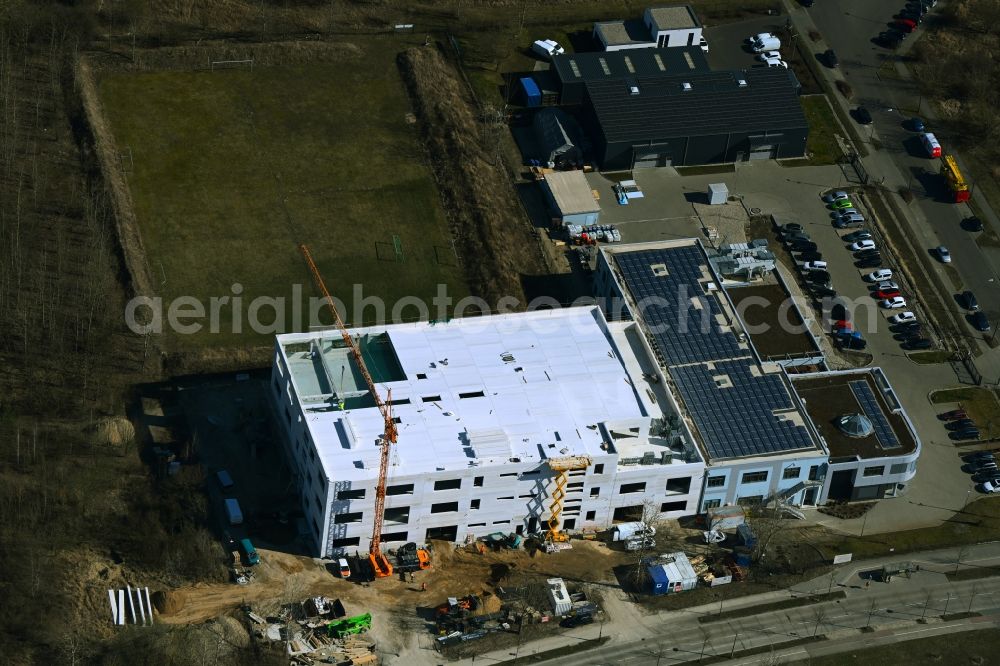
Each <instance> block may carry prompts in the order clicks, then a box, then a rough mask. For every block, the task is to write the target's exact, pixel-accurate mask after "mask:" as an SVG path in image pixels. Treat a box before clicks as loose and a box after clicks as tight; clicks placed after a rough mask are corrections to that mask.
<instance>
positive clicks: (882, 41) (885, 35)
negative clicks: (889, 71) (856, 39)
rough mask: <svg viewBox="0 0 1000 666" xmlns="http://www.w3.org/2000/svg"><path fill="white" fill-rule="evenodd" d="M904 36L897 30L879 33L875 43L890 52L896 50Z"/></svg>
mask: <svg viewBox="0 0 1000 666" xmlns="http://www.w3.org/2000/svg"><path fill="white" fill-rule="evenodd" d="M904 37H905V35H903V33H902V32H901V31H899V30H886V31H884V32H880V33H879V35H878V37H876V38H875V43H876V44H878V45H879V46H881V47H883V48H887V49H890V50H894V49H898V48H899V45H900V44H901V43H902V41H903V39H904Z"/></svg>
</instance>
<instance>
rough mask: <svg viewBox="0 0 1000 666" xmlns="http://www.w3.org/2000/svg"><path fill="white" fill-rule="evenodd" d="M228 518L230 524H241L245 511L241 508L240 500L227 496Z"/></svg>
mask: <svg viewBox="0 0 1000 666" xmlns="http://www.w3.org/2000/svg"><path fill="white" fill-rule="evenodd" d="M226 518H228V519H229V524H230V525H239V524H240V523H242V522H243V511H241V510H240V503H239V500H236V499H234V498H232V497H227V498H226Z"/></svg>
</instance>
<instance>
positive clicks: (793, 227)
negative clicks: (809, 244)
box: [781, 222, 803, 234]
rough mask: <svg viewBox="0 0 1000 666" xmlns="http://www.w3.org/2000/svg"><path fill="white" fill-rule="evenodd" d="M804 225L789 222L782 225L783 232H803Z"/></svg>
mask: <svg viewBox="0 0 1000 666" xmlns="http://www.w3.org/2000/svg"><path fill="white" fill-rule="evenodd" d="M802 231H803V229H802V225H801V224H795V223H794V222H789V223H788V224H783V225H781V233H783V234H796V233H802Z"/></svg>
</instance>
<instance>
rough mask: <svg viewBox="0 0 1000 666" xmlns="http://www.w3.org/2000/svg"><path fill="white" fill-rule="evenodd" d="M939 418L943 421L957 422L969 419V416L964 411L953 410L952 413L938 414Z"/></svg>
mask: <svg viewBox="0 0 1000 666" xmlns="http://www.w3.org/2000/svg"><path fill="white" fill-rule="evenodd" d="M938 418H939V419H940V420H942V421H957V420H958V419H967V418H969V415H968V414H966V413H965V410H964V409H953V410H951V411H950V412H942V413H941V414H938Z"/></svg>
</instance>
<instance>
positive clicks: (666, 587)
mask: <svg viewBox="0 0 1000 666" xmlns="http://www.w3.org/2000/svg"><path fill="white" fill-rule="evenodd" d="M646 570H647V571H648V572H649V578H650V581H651V582H652V590H651V591H652V593H653V594H656V595H660V594H673V593H675V592H683V591H685V590H693V589H694V588H695V587H696V586H697V585H698V575H697V574H696V573H695V571H694V567H692V566H691V562H690V561H689V560H688V558H687V555H685V554H684V553H671V554H670V555H664V556H662V557H658V558H653V559H650V560H648V561H647V569H646Z"/></svg>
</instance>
